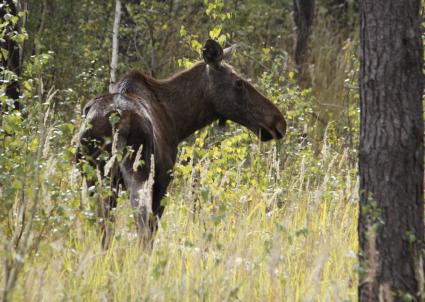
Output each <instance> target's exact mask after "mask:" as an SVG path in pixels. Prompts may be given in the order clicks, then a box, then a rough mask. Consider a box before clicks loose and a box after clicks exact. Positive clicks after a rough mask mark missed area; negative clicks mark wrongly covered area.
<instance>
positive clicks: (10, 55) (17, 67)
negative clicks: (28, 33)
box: [0, 0, 21, 109]
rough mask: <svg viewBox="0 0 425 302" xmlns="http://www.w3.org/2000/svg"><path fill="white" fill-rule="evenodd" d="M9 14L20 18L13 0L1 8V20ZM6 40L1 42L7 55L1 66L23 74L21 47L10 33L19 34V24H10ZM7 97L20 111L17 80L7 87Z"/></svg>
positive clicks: (5, 0)
mask: <svg viewBox="0 0 425 302" xmlns="http://www.w3.org/2000/svg"><path fill="white" fill-rule="evenodd" d="M7 13H9V14H11V15H12V16H18V7H17V6H16V4H15V2H14V1H13V0H4V3H3V6H1V7H0V20H5V15H6V14H7ZM4 31H5V35H4V40H3V41H1V42H0V48H2V49H5V50H6V52H7V55H4V54H1V55H0V57H1V65H2V66H3V67H5V68H6V69H8V70H10V71H12V72H13V73H14V74H15V75H16V76H18V77H19V76H20V74H21V64H20V62H21V60H20V47H19V45H18V43H16V41H13V40H12V39H11V38H10V35H9V34H10V33H12V32H14V31H16V32H19V31H20V28H19V22H17V23H16V24H14V25H13V24H12V23H9V25H7V26H6V28H5V29H4ZM5 92H6V95H7V96H8V98H10V99H13V100H14V106H15V109H19V107H20V104H19V95H20V87H19V82H18V81H17V80H12V81H11V82H10V83H9V84H8V85H7V86H6V91H5Z"/></svg>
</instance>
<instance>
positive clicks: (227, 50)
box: [223, 44, 236, 61]
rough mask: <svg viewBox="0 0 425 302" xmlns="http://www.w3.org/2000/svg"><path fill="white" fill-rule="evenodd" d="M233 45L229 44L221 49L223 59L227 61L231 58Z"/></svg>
mask: <svg viewBox="0 0 425 302" xmlns="http://www.w3.org/2000/svg"><path fill="white" fill-rule="evenodd" d="M235 46H236V44H235V45H232V46H229V47H227V48H225V49H224V50H223V60H226V61H229V60H230V59H231V58H232V54H233V51H234V49H235Z"/></svg>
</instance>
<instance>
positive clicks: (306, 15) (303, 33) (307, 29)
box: [294, 0, 314, 87]
mask: <svg viewBox="0 0 425 302" xmlns="http://www.w3.org/2000/svg"><path fill="white" fill-rule="evenodd" d="M313 18H314V0H294V22H295V26H296V35H295V47H294V61H295V64H296V65H297V71H298V82H299V84H300V85H301V86H302V87H306V86H309V82H310V81H309V77H308V70H307V69H308V68H307V67H308V66H307V62H306V61H307V50H308V39H309V36H310V33H311V27H312V25H313Z"/></svg>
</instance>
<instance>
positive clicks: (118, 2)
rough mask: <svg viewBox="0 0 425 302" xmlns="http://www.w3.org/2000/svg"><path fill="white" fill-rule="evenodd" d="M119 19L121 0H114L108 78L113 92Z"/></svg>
mask: <svg viewBox="0 0 425 302" xmlns="http://www.w3.org/2000/svg"><path fill="white" fill-rule="evenodd" d="M120 21H121V0H115V18H114V28H113V31H112V59H111V78H110V80H109V92H110V93H114V92H115V83H116V82H117V66H118V49H119V48H118V47H119V37H118V35H119V31H120Z"/></svg>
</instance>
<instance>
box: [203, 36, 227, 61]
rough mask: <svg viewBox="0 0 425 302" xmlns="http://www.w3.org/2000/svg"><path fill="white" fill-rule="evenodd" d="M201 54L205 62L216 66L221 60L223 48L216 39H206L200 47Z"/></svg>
mask: <svg viewBox="0 0 425 302" xmlns="http://www.w3.org/2000/svg"><path fill="white" fill-rule="evenodd" d="M202 56H203V57H204V61H205V63H207V64H208V65H212V66H214V67H218V66H219V65H220V63H221V60H223V48H221V46H220V44H218V43H217V42H216V41H214V40H212V39H208V40H207V42H205V46H204V48H203V49H202Z"/></svg>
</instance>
